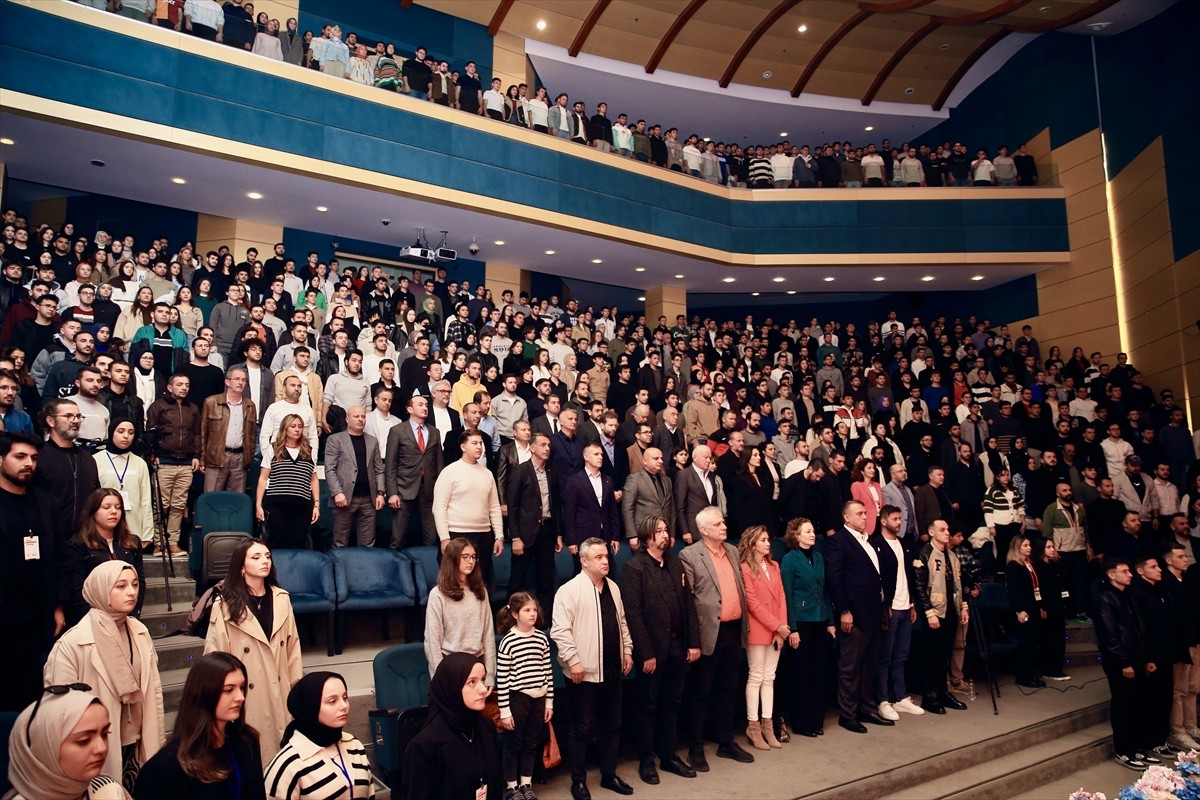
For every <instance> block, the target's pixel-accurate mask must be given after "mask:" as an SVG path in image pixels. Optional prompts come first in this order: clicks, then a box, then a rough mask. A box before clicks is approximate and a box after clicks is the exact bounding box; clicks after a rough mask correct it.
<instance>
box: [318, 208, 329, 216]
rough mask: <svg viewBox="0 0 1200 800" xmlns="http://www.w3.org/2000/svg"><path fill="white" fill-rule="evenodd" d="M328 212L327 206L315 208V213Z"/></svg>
mask: <svg viewBox="0 0 1200 800" xmlns="http://www.w3.org/2000/svg"><path fill="white" fill-rule="evenodd" d="M328 210H329V206H317V211H320V212H321V213H322V214H324V213H325V212H326V211H328Z"/></svg>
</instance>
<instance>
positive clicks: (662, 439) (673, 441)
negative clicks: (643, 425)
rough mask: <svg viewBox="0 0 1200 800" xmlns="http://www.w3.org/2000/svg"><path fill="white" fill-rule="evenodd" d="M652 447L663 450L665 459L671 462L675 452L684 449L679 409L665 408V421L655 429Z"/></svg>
mask: <svg viewBox="0 0 1200 800" xmlns="http://www.w3.org/2000/svg"><path fill="white" fill-rule="evenodd" d="M650 446H651V447H657V448H658V449H659V450H662V454H663V460H664V461H666V462H667V463H668V464H670V463H671V462H672V461H673V460H674V458H675V454H676V453H678V452H679V451H680V450H682V449H684V447H685V445H684V442H683V428H681V427H679V409H678V408H675V407H674V406H667V407H666V408H664V409H663V421H662V423H661V424H659V426H658V427H657V428H655V429H654V438H653V439H651V440H650Z"/></svg>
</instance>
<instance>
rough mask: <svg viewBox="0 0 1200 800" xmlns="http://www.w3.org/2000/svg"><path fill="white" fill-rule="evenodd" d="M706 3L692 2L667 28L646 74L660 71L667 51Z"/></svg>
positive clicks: (695, 0)
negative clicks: (660, 65) (659, 68)
mask: <svg viewBox="0 0 1200 800" xmlns="http://www.w3.org/2000/svg"><path fill="white" fill-rule="evenodd" d="M704 3H705V0H692V1H691V2H690V3H688V4H687V8H685V9H684V10H683V12H682V13H680V14H679V15H678V16H676V17H675V21H674V22H672V23H671V27H669V28H667V32H666V33H665V34H663V37H662V39H660V40H659V42H658V47H655V48H654V53H653V55H651V56H650V60H649V61H647V62H646V72H648V73H653V72H654V70H656V69H658V65H659V64H660V63H662V60H663V56H665V55H666V54H667V50H668V49H670V47H671V45H672V44H674V43H675V37H676V36H678V35H679V32H680V31H681V30H683V26H684V25H687V24H688V22H690V21H691V19H692V17H694V16H695V15H696V12H697V11H699V10H700V6H702V5H704Z"/></svg>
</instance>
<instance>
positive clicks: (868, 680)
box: [825, 500, 896, 733]
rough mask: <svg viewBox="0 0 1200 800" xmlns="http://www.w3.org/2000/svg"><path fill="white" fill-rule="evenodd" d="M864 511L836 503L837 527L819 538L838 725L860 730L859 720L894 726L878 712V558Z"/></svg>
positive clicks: (852, 502) (881, 604) (880, 588)
mask: <svg viewBox="0 0 1200 800" xmlns="http://www.w3.org/2000/svg"><path fill="white" fill-rule="evenodd" d="M866 528H867V510H866V508H865V507H864V506H863V504H862V503H860V502H858V501H857V500H850V501H849V502H847V503H845V504H844V505H843V506H842V527H841V528H840V529H839V530H838V531H836V532H835V533H834V534H833V536H832V537H830V538H829V539H828V540H827V541H826V542H825V586H826V588H827V590H828V592H829V598H830V600H832V601H833V610H834V612H835V613H837V614H838V615H839V620H838V622H839V626H838V630H839V633H838V641H839V645H840V653H839V656H838V708H839V710H840V716H839V719H838V724H839V725H841V726H842V727H843V728H845V729H846V730H848V731H852V732H854V733H866V732H867V729H866V726H864V725H863V723H864V722H870V723H871V724H873V725H895V724H896V723H895V722H893V721H892V720H889V719H884V718H883V717H881V716H879V713H878V712H879V704H878V702H876V700H875V686H874V684H875V676H876V673H877V671H878V669H879V633H880V631H881V630H882V628H883V620H884V610H885V608H886V607H887V603H888V602H890V601H887V600H886V598H885V596H884V583H883V573H882V567H883V566H884V562H883V557H882V556H881V554H880V552H879V551H878V550H877V549H876V547H875V545H873V544H872V543H871V542H870V540H869V539H868V537H867V534H866Z"/></svg>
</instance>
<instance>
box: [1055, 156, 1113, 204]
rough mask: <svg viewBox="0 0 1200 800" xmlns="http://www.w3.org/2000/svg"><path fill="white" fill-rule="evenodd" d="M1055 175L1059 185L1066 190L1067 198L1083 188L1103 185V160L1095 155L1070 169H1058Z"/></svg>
mask: <svg viewBox="0 0 1200 800" xmlns="http://www.w3.org/2000/svg"><path fill="white" fill-rule="evenodd" d="M1057 175H1058V183H1059V185H1060V186H1062V188H1063V189H1065V190H1066V192H1067V197H1068V198H1069V197H1071V196H1072V195H1074V194H1077V193H1079V192H1082V191H1083V190H1084V189H1090V188H1091V187H1093V186H1103V185H1104V161H1103V160H1102V159H1101V158H1100V157H1099V156H1097V157H1096V158H1093V159H1091V160H1090V161H1085V162H1084V163H1082V164H1079V165H1077V166H1073V167H1071V168H1070V169H1066V170H1063V169H1059V171H1058V173H1057Z"/></svg>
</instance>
